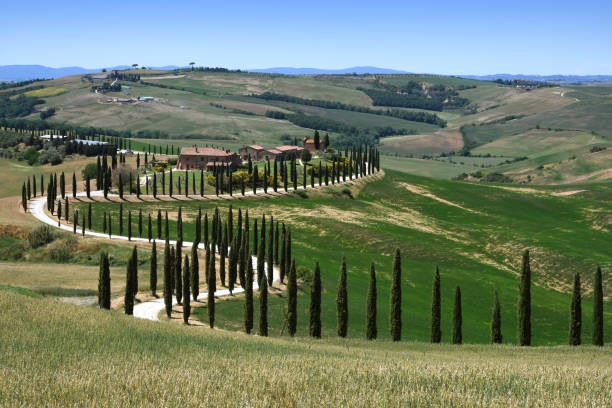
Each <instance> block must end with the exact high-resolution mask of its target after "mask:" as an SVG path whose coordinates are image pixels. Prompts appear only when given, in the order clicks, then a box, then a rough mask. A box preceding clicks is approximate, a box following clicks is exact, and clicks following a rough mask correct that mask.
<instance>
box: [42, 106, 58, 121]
mask: <svg viewBox="0 0 612 408" xmlns="http://www.w3.org/2000/svg"><path fill="white" fill-rule="evenodd" d="M53 115H55V108H49V109H47V110H45V111H42V112H40V118H41V119H42V120H45V119H47V118H50V117H51V116H53Z"/></svg>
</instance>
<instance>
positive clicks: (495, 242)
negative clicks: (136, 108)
mask: <svg viewBox="0 0 612 408" xmlns="http://www.w3.org/2000/svg"><path fill="white" fill-rule="evenodd" d="M581 189H582V190H584V191H583V192H581V193H579V194H573V195H569V196H562V195H561V196H559V195H558V193H562V192H564V191H571V190H574V188H570V187H568V188H560V187H558V188H550V187H545V188H540V189H533V188H531V189H530V188H521V187H510V188H505V186H495V185H479V184H473V183H458V182H451V181H444V180H435V179H430V178H424V177H419V176H414V175H407V174H403V173H398V172H394V171H387V175H386V176H385V177H384V178H383V179H382V180H381V181H376V182H371V183H369V184H367V185H366V186H365V187H364V188H363V190H362V191H361V193H360V194H359V196H358V198H357V199H350V198H349V196H347V195H344V194H341V193H339V192H335V191H334V189H330V191H329V192H328V193H320V192H319V193H316V194H314V193H311V194H313V195H312V196H310V197H309V198H302V197H299V196H294V197H291V196H288V197H283V198H278V199H273V200H270V199H268V200H265V206H262V205H261V200H260V199H248V200H238V201H232V205H233V206H234V209H237V208H238V207H240V208H243V209H246V208H248V209H249V212H250V214H251V216H252V217H253V216H260V215H261V214H267V215H273V216H274V217H275V219H276V220H282V221H284V222H285V223H287V224H288V225H290V226H291V228H292V231H293V239H294V247H295V249H294V254H295V257H296V260H297V263H298V264H299V265H301V266H303V267H305V268H307V269H312V268H313V266H314V261H315V260H318V261H319V262H320V263H321V268H322V274H323V286H324V288H325V290H324V294H323V331H324V335H325V337H333V336H334V333H335V327H336V326H335V321H336V320H335V318H336V316H335V304H334V302H335V287H336V282H337V276H338V275H337V274H338V269H339V265H340V258H341V257H342V256H343V255H344V256H346V257H347V263H348V269H349V305H350V310H349V316H350V325H349V336H350V337H357V338H359V337H362V336H363V333H364V324H365V317H364V313H365V295H366V289H367V279H368V276H367V272H368V269H369V264H370V262H371V261H374V262H375V264H376V265H377V271H378V278H379V284H378V287H379V291H380V292H379V293H380V294H379V310H380V318H379V330H380V333H381V337H382V338H387V336H388V334H387V333H388V328H387V317H386V315H387V313H388V303H387V302H388V287H389V279H390V273H391V255H392V253H393V250H394V248H396V247H399V248H400V249H401V250H402V254H403V268H404V269H403V270H404V275H403V282H405V283H404V287H403V290H404V299H405V301H404V312H403V313H404V316H403V318H404V322H405V326H404V332H403V335H404V339H406V340H422V341H425V340H427V339H428V338H429V331H428V325H429V308H430V300H431V299H430V297H431V281H432V277H433V271H434V269H435V267H436V265H438V266H439V267H440V270H441V274H442V287H443V302H442V303H443V332H444V333H445V334H444V338H443V340H444V341H445V342H446V341H449V337H448V336H449V334H450V323H451V318H450V317H451V306H452V293H453V290H454V288H455V286H456V285H461V287H462V291H463V295H464V339H465V341H466V342H468V343H486V342H488V339H489V329H488V322H489V321H490V313H491V311H490V310H491V309H490V308H491V304H492V293H493V290H494V289H497V290H498V291H499V292H500V299H501V302H502V314H503V322H504V339H505V341H506V342H509V343H512V342H514V340H515V321H516V312H515V302H516V299H517V291H516V287H517V272H518V270H519V268H520V256H521V252H522V251H523V249H525V248H529V249H530V250H531V251H532V258H533V266H532V267H533V270H534V280H535V282H536V285H535V287H534V289H533V290H534V295H533V298H534V342H535V344H538V345H546V344H564V343H565V342H566V340H567V324H568V323H567V322H568V312H567V310H568V307H569V306H568V305H569V300H570V299H569V291H570V282H571V279H572V276H573V274H574V273H575V272H577V271H579V272H581V274H582V275H583V287H584V288H585V293H589V291H590V289H589V287H590V282H591V279H592V276H593V273H594V270H595V267H596V265H597V264H601V265H602V266H603V267H604V270H606V271H607V270H609V268H610V266H611V265H612V259H611V258H610V257H609V255H608V251H607V248H608V247H609V246H610V245H611V243H612V242H611V241H610V234H609V228H610V220H609V219H608V217H607V216H606V214H607V213H608V212H609V210H610V205H609V202H610V200H609V198H610V195H611V190H610V185H609V184H592V185H585V186H581ZM555 194H557V195H555ZM179 205H181V206H182V208H183V216H184V218H183V219H184V223H185V224H184V233H185V239H186V240H189V239H191V237H192V236H193V222H194V217H195V214H196V212H197V209H198V208H199V207H201V208H202V209H203V210H205V211H208V212H211V211H212V210H213V209H214V206H216V205H218V206H220V208H222V209H224V208H227V206H228V205H229V202H228V201H220V202H206V201H196V202H192V201H180V202H167V201H164V202H153V203H125V204H124V211H125V212H124V214H127V211H129V210H131V211H132V212H133V214H135V213H136V212H137V211H138V209H142V210H143V213H144V214H145V215H146V214H148V213H149V212H151V213H153V214H155V213H156V211H157V209H161V210H162V211H165V210H168V212H169V214H170V230H171V232H172V231H174V228H175V219H176V212H177V210H178V206H179ZM117 211H118V205H117V204H116V203H111V202H100V203H97V204H95V205H94V220H95V222H94V229H97V230H100V229H101V219H102V217H101V214H102V212H110V213H112V214H113V219H114V220H115V222H117V220H118V214H117ZM225 212H226V210H222V213H225ZM113 230H114V231H117V230H118V227H117V226H116V225H115V226H114V227H113ZM133 230H134V231H135V228H134V229H133ZM171 236H172V234H171ZM606 273H607V274H606V275H605V276H606V284H607V285H609V282H610V280H609V279H610V278H609V273H608V272H606ZM307 294H308V287H307V286H304V287H303V289H302V296H300V300H299V304H300V307H299V310H300V314H299V325H298V326H299V327H298V333H299V334H300V335H305V334H306V333H307V304H308V296H307ZM590 302H591V299H590V298H589V297H588V296H585V298H584V303H583V310H584V316H585V320H584V324H583V327H584V335H585V339H588V338H589V333H590V317H589V316H590V313H591V312H590V305H591V303H590ZM285 304H286V300H285V298H284V295H283V294H279V295H278V296H276V295H274V296H272V298H271V305H270V314H271V317H270V327H271V333H272V334H273V335H278V334H279V333H280V329H281V327H282V324H283V319H284V317H283V316H284V312H283V310H284V308H285ZM610 307H611V306H610V304H609V303H607V305H606V316H607V317H606V321H607V322H608V323H606V324H607V327H610V323H609V322H610V321H611V320H610V319H611V318H612V316H611V314H612V309H611V308H610ZM242 308H243V304H242V302H241V301H240V300H237V301H227V302H222V303H220V304H219V306H218V307H217V322H218V324H219V325H220V326H221V327H224V328H229V329H240V327H241V324H242V323H241V318H240V316H241V313H242V312H241V311H242ZM204 314H205V313H204ZM611 329H612V328H611Z"/></svg>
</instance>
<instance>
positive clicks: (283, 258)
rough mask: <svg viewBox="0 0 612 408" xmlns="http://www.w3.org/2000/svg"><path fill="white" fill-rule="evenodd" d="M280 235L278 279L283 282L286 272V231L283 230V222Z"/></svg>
mask: <svg viewBox="0 0 612 408" xmlns="http://www.w3.org/2000/svg"><path fill="white" fill-rule="evenodd" d="M282 236H283V239H282V240H281V242H282V245H281V248H280V265H279V269H280V281H281V283H283V282H285V275H286V273H287V270H286V267H287V259H286V256H287V232H286V230H285V223H283V229H282Z"/></svg>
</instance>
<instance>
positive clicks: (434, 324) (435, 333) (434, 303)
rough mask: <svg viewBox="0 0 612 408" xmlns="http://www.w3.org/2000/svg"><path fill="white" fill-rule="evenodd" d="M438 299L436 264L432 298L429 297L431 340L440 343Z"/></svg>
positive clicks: (439, 300) (440, 315)
mask: <svg viewBox="0 0 612 408" xmlns="http://www.w3.org/2000/svg"><path fill="white" fill-rule="evenodd" d="M441 308H442V306H441V299H440V271H439V270H438V267H437V266H436V274H435V275H434V281H433V289H432V299H431V342H432V343H440V341H442V329H441V327H440V325H441V320H442V310H441Z"/></svg>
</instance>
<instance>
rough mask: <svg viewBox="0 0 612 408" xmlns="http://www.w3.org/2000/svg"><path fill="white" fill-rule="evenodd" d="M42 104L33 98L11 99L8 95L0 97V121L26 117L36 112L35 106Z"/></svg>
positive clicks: (21, 96) (20, 96) (22, 96)
mask: <svg viewBox="0 0 612 408" xmlns="http://www.w3.org/2000/svg"><path fill="white" fill-rule="evenodd" d="M44 102H45V101H43V100H42V99H39V98H37V97H34V96H25V95H19V96H17V97H16V98H11V97H10V96H8V95H0V119H10V118H17V117H21V116H27V115H29V114H31V113H32V112H34V111H35V110H36V109H35V106H36V105H39V104H41V103H44Z"/></svg>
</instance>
